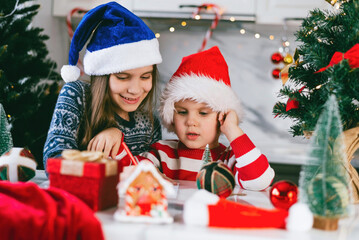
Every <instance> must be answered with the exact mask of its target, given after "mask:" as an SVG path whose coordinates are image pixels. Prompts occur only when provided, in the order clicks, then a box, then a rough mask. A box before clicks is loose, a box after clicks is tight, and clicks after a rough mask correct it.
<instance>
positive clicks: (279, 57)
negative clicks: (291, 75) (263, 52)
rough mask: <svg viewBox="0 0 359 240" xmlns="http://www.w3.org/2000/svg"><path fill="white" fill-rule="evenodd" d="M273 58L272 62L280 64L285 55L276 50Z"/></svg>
mask: <svg viewBox="0 0 359 240" xmlns="http://www.w3.org/2000/svg"><path fill="white" fill-rule="evenodd" d="M271 60H272V63H274V64H278V63H280V62H281V61H283V56H282V54H280V53H278V52H276V53H273V55H272V57H271Z"/></svg>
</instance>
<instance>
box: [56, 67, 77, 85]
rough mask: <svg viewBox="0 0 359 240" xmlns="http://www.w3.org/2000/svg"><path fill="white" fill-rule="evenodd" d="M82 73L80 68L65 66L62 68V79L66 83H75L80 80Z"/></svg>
mask: <svg viewBox="0 0 359 240" xmlns="http://www.w3.org/2000/svg"><path fill="white" fill-rule="evenodd" d="M80 74H81V71H80V69H79V68H78V67H76V66H72V65H64V66H62V68H61V77H62V79H63V80H64V81H65V82H73V81H76V80H77V79H79V77H80Z"/></svg>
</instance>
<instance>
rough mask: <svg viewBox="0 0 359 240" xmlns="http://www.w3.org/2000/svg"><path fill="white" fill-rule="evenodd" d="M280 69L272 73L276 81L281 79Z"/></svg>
mask: <svg viewBox="0 0 359 240" xmlns="http://www.w3.org/2000/svg"><path fill="white" fill-rule="evenodd" d="M280 71H281V70H280V69H279V68H275V69H274V70H273V71H272V76H273V77H274V78H275V79H278V78H279V77H280Z"/></svg>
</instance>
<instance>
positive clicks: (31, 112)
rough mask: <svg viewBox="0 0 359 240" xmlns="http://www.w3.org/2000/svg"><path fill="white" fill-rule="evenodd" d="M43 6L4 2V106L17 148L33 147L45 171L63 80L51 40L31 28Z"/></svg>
mask: <svg viewBox="0 0 359 240" xmlns="http://www.w3.org/2000/svg"><path fill="white" fill-rule="evenodd" d="M39 7H40V6H39V5H38V4H36V3H35V2H34V1H30V0H19V1H1V3H0V103H2V104H3V106H4V109H5V111H6V114H7V117H8V120H9V123H10V125H11V126H12V127H11V133H12V138H13V143H14V146H16V147H27V148H29V149H30V150H31V152H32V153H33V154H34V156H35V158H36V160H37V162H38V166H40V168H41V167H42V149H43V146H44V142H45V139H46V135H47V130H48V127H49V124H50V121H51V116H52V112H53V109H54V106H55V103H56V99H57V95H58V88H59V87H58V80H60V79H61V78H60V76H59V74H58V73H56V72H55V71H54V69H56V63H55V62H53V61H52V60H50V59H48V58H47V55H48V50H47V47H46V45H45V41H46V40H47V39H48V37H47V36H46V35H44V34H43V33H42V31H43V29H41V28H37V27H34V26H32V25H31V23H32V19H33V17H34V16H35V15H36V14H37V13H38V9H39Z"/></svg>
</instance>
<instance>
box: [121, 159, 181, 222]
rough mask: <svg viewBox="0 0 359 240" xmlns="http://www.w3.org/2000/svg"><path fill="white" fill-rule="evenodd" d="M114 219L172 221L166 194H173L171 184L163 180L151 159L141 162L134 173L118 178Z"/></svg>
mask: <svg viewBox="0 0 359 240" xmlns="http://www.w3.org/2000/svg"><path fill="white" fill-rule="evenodd" d="M117 188H118V194H119V199H123V200H124V203H122V204H120V202H119V206H118V210H117V211H116V213H115V216H114V217H115V219H116V220H118V221H126V222H153V223H171V222H173V218H172V217H171V216H170V215H169V213H168V211H167V206H168V202H167V196H173V195H175V190H174V187H173V184H172V183H170V182H169V181H167V180H165V179H164V178H163V177H162V176H161V174H160V173H159V172H158V170H157V169H156V167H155V166H154V165H153V164H152V163H150V162H140V163H139V164H138V165H137V166H136V167H135V169H134V170H133V172H132V173H131V174H130V175H129V176H128V177H127V178H126V179H123V180H121V181H120V183H119V185H118V187H117Z"/></svg>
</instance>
